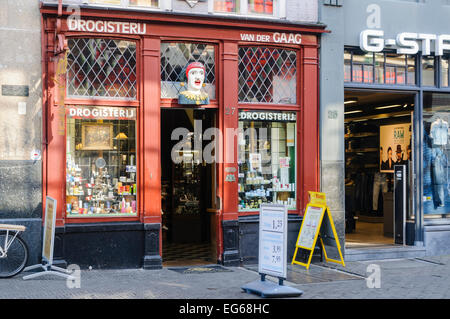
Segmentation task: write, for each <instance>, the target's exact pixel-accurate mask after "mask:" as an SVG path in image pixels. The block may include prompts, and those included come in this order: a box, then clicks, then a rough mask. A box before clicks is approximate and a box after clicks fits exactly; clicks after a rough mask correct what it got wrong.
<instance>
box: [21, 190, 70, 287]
mask: <svg viewBox="0 0 450 319" xmlns="http://www.w3.org/2000/svg"><path fill="white" fill-rule="evenodd" d="M56 207H57V201H56V199H54V198H52V197H50V196H47V197H46V198H45V217H44V218H45V219H44V236H43V240H42V261H41V263H40V264H36V265H33V266H28V267H26V268H25V269H24V270H23V271H24V272H27V271H30V270H33V269H41V270H42V271H41V272H36V273H34V274H31V275H27V276H24V277H23V279H24V280H28V279H32V278H37V277H41V276H44V275H56V276H59V277H63V278H66V279H70V280H75V277H73V276H71V275H70V272H69V271H68V270H66V269H64V268H60V267H57V266H54V265H53V248H54V243H55V223H56Z"/></svg>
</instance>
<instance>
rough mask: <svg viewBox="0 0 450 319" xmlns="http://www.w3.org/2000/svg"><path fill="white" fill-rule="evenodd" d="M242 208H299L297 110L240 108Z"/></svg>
mask: <svg viewBox="0 0 450 319" xmlns="http://www.w3.org/2000/svg"><path fill="white" fill-rule="evenodd" d="M238 141H239V142H238V166H239V172H238V179H239V183H238V188H239V211H258V209H259V207H260V205H261V204H262V203H274V204H284V205H287V206H288V208H289V209H295V208H296V163H297V162H296V113H295V112H272V111H268V112H262V111H241V112H239V137H238Z"/></svg>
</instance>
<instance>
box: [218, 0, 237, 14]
mask: <svg viewBox="0 0 450 319" xmlns="http://www.w3.org/2000/svg"><path fill="white" fill-rule="evenodd" d="M238 8H239V0H214V11H215V12H234V13H237V12H238Z"/></svg>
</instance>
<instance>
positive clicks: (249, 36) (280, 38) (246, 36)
mask: <svg viewBox="0 0 450 319" xmlns="http://www.w3.org/2000/svg"><path fill="white" fill-rule="evenodd" d="M241 40H242V41H247V42H266V43H282V44H301V43H302V35H301V34H298V33H280V32H275V33H272V34H259V33H241Z"/></svg>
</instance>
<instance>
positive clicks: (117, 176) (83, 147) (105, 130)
mask: <svg viewBox="0 0 450 319" xmlns="http://www.w3.org/2000/svg"><path fill="white" fill-rule="evenodd" d="M136 185H137V170H136V110H135V109H132V108H119V107H84V106H71V107H68V108H67V137H66V212H67V216H68V217H99V216H107V217H111V216H136V215H137V186H136Z"/></svg>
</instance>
